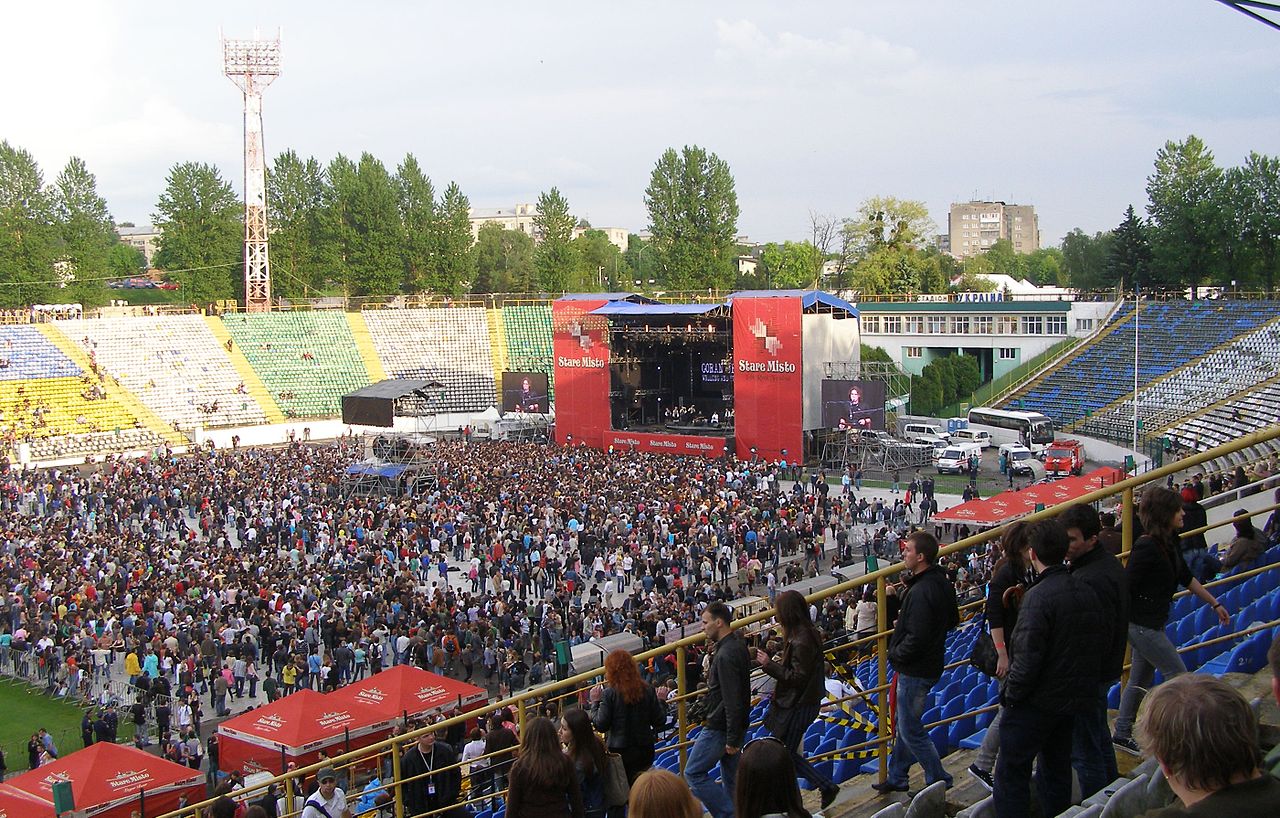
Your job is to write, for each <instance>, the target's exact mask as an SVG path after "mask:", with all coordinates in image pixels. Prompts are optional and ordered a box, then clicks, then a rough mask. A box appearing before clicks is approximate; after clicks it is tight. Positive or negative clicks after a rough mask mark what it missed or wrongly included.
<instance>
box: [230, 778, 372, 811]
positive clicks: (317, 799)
mask: <svg viewBox="0 0 1280 818" xmlns="http://www.w3.org/2000/svg"><path fill="white" fill-rule="evenodd" d="M316 781H317V783H318V784H319V785H320V786H319V789H317V790H316V791H315V792H314V793H312V794H311V795H309V796H307V800H306V802H305V803H304V804H303V807H302V815H301V816H300V818H351V810H350V809H349V808H348V807H347V794H346V793H345V792H343V791H342V790H341V789H340V788H339V787H338V776H337V774H336V773H335V772H334V771H333V768H332V767H325V768H324V769H322V770H320V772H319V774H318V775H316ZM227 800H230V799H227ZM232 803H233V804H234V802H232Z"/></svg>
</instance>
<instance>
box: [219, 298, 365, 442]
mask: <svg viewBox="0 0 1280 818" xmlns="http://www.w3.org/2000/svg"><path fill="white" fill-rule="evenodd" d="M223 325H224V326H225V327H226V328H227V332H228V333H229V334H230V335H231V338H232V340H233V341H234V343H235V345H236V346H237V347H238V348H239V350H240V352H241V353H243V355H244V356H245V358H247V359H248V361H249V363H250V364H251V365H252V366H253V369H254V371H255V372H257V373H258V376H259V377H260V378H261V379H262V382H263V384H264V385H265V386H266V388H267V390H268V391H269V392H270V393H271V397H272V398H273V399H274V400H275V401H276V403H277V404H279V406H280V409H281V410H282V411H283V412H284V413H285V416H286V417H292V418H315V417H335V416H337V415H339V414H340V413H341V410H342V396H343V395H344V394H346V393H347V392H350V391H352V390H355V389H358V388H360V387H362V386H367V385H368V384H369V376H368V374H367V373H366V372H365V368H364V362H363V361H362V360H361V359H360V352H359V350H358V349H357V348H356V344H355V339H354V338H353V337H352V335H351V327H350V326H349V325H348V324H347V321H346V319H345V317H344V316H343V315H342V313H340V312H292V313H257V314H235V315H227V316H224V317H223Z"/></svg>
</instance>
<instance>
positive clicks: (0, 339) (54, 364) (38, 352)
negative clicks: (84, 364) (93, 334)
mask: <svg viewBox="0 0 1280 818" xmlns="http://www.w3.org/2000/svg"><path fill="white" fill-rule="evenodd" d="M0 347H2V349H0V364H2V365H0V380H5V381H17V380H27V379H31V378H75V377H78V376H80V375H81V374H83V370H81V368H80V367H79V366H78V365H77V364H76V362H75V361H73V360H71V359H70V358H68V357H67V356H66V355H64V354H63V353H62V350H60V349H58V348H57V347H56V346H54V345H53V344H51V343H49V340H48V339H47V338H45V337H44V334H43V333H41V332H40V330H38V329H36V328H35V327H29V326H0Z"/></svg>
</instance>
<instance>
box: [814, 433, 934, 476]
mask: <svg viewBox="0 0 1280 818" xmlns="http://www.w3.org/2000/svg"><path fill="white" fill-rule="evenodd" d="M816 443H817V445H818V451H820V452H821V453H822V467H823V468H824V469H826V470H827V471H841V472H842V471H844V470H845V469H847V468H849V467H850V466H852V467H854V468H859V467H861V469H862V470H863V471H864V472H884V473H885V474H892V473H893V472H894V471H899V470H904V469H919V468H925V467H928V466H931V465H933V449H932V448H930V447H928V446H917V445H915V444H911V443H902V442H894V443H887V442H883V441H878V440H869V439H864V438H863V437H862V435H861V433H860V432H858V431H857V430H852V431H845V430H842V429H824V430H822V431H820V432H818V433H817V435H816Z"/></svg>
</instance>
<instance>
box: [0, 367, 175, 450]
mask: <svg viewBox="0 0 1280 818" xmlns="http://www.w3.org/2000/svg"><path fill="white" fill-rule="evenodd" d="M94 390H99V391H96V392H95V391H94ZM117 390H118V387H116V386H115V385H114V384H100V383H99V382H98V380H97V379H96V378H94V377H92V376H89V377H78V378H74V377H73V378H65V377H64V378H40V379H32V380H21V381H19V380H0V429H2V430H3V434H4V436H6V437H10V436H11V438H12V440H13V441H14V443H21V442H24V441H25V442H30V443H31V444H32V456H33V457H36V458H51V457H63V456H74V455H85V454H95V453H98V452H104V451H131V450H136V449H147V448H150V447H152V446H155V445H158V444H163V443H164V442H165V437H164V436H163V435H161V434H159V433H157V432H156V431H154V430H148V429H146V428H145V426H144V424H143V423H142V422H141V421H140V420H139V419H138V417H137V416H136V415H135V414H133V412H132V411H130V409H129V407H128V406H127V405H126V404H125V403H124V402H123V401H121V400H120V399H119V398H118V397H117V396H116V394H115V393H116V391H117Z"/></svg>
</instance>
